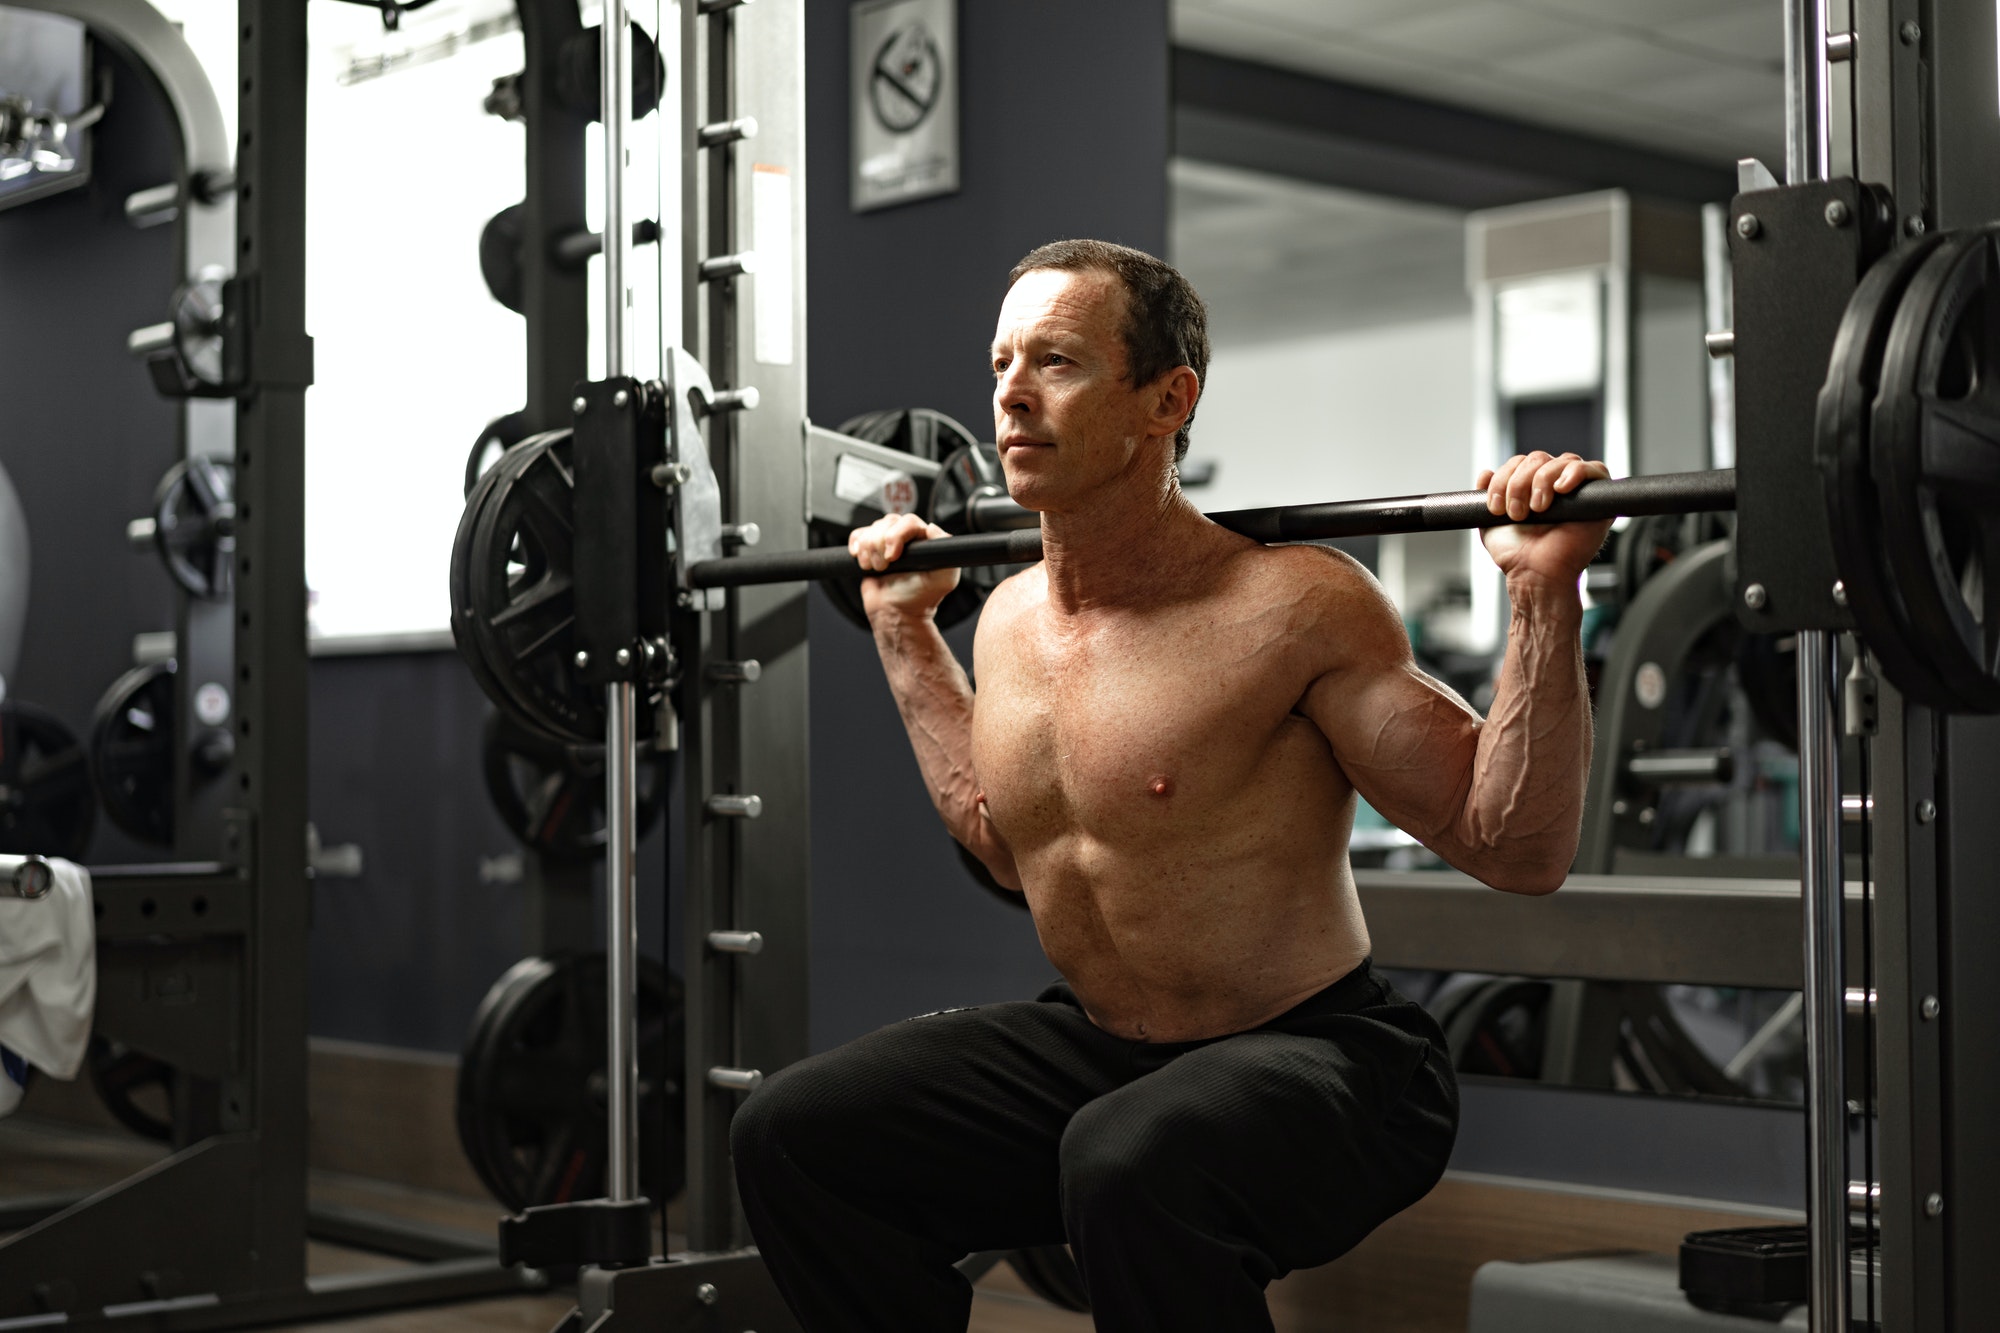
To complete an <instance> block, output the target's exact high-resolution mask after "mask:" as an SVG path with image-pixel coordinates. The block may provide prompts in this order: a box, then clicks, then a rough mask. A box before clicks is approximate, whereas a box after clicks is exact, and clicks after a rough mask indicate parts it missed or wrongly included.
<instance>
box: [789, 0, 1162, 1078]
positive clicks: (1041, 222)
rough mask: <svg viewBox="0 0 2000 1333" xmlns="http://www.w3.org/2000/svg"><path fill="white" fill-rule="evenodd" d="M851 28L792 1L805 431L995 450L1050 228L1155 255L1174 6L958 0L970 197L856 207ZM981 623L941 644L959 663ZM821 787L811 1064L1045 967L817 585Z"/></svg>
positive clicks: (1030, 978) (1003, 988) (815, 797)
mask: <svg viewBox="0 0 2000 1333" xmlns="http://www.w3.org/2000/svg"><path fill="white" fill-rule="evenodd" d="M847 23H848V16H847V6H845V5H841V4H832V3H815V4H811V5H808V6H807V7H806V46H807V84H806V99H807V103H806V105H807V117H808V119H807V125H808V132H809V134H810V135H811V143H812V152H811V158H810V162H809V165H808V168H807V171H808V176H807V186H808V188H807V198H808V199H809V200H810V201H811V204H810V210H809V213H808V217H809V223H808V233H807V234H808V249H807V270H808V274H809V278H810V284H811V287H810V291H811V295H810V299H809V300H808V302H807V311H808V319H809V327H810V335H811V342H810V345H809V348H808V352H809V355H808V360H807V370H808V373H809V383H810V385H811V409H810V410H811V414H812V417H813V419H814V420H815V421H819V422H823V423H825V424H828V425H838V424H839V423H840V422H841V421H843V420H845V419H846V418H847V417H849V416H852V415H854V414H856V413H858V412H863V411H867V410H869V409H871V408H878V407H898V406H906V405H922V406H928V407H935V408H937V409H939V410H940V411H943V412H946V413H949V414H950V415H952V416H954V417H957V418H958V419H959V420H961V421H963V422H964V423H965V424H966V425H967V426H969V427H971V428H972V430H973V432H974V433H975V434H976V435H979V436H980V437H982V438H989V437H990V436H991V434H992V409H991V406H990V398H991V383H992V378H991V375H990V374H989V372H988V371H987V368H986V355H985V353H986V345H987V342H988V340H989V339H990V338H991V337H992V333H993V321H994V317H995V315H996V314H997V313H998V310H999V306H1000V298H1001V296H1002V295H1003V294H1004V292H1005V290H1006V284H1007V270H1008V269H1009V268H1011V267H1012V266H1013V264H1014V261H1015V260H1017V259H1019V258H1020V257H1021V256H1022V255H1024V254H1026V253H1027V252H1028V251H1029V250H1031V249H1033V248H1034V247H1035V246H1037V245H1040V244H1041V243H1042V242H1044V241H1049V240H1054V239H1057V238H1059V237H1064V236H1097V237H1102V238H1104V239H1106V240H1113V241H1119V242H1122V243H1124V244H1127V245H1134V246H1138V247H1139V248H1141V249H1144V250H1149V251H1151V252H1153V253H1155V254H1163V253H1164V252H1165V247H1166V233H1167V176H1166V165H1167V103H1168V87H1167V13H1166V5H1165V3H1164V0H1144V2H1143V3H1139V2H1137V0H1131V2H1128V3H1121V4H1117V5H1078V4H1073V3H1065V2H1064V0H1013V2H1012V3H1008V4H1004V5H998V4H985V3H972V4H962V5H960V7H959V23H960V29H959V56H960V60H961V61H962V68H963V77H962V80H961V85H960V88H959V115H960V122H961V126H962V128H961V131H960V133H961V141H960V142H961V149H962V164H961V180H962V186H961V188H960V190H959V192H958V193H957V194H954V195H948V196H945V197H943V198H938V199H930V200H924V201H921V202H918V203H913V204H906V205H903V206H901V207H897V208H890V209H884V210H881V211H879V212H874V213H862V214H857V213H854V212H852V211H851V210H850V209H849V207H848V124H849V122H848V114H849V113H848V104H847V86H848V76H847V59H848V53H847V46H848V43H847ZM971 631H972V626H971V625H970V624H968V625H966V626H963V627H962V628H961V629H960V630H958V631H957V632H955V633H954V634H953V635H952V636H951V638H952V642H953V646H954V648H955V649H956V650H957V651H958V653H959V655H960V657H961V658H962V659H964V660H966V661H968V662H969V661H970V659H971ZM812 776H813V782H812V802H813V979H812V993H813V1034H812V1038H813V1045H814V1047H815V1048H816V1049H825V1048H826V1047H828V1046H833V1045H837V1044H838V1043H840V1042H842V1041H845V1040H847V1039H848V1038H850V1037H854V1036H857V1035H859V1034H861V1033H863V1032H866V1031H869V1030H871V1029H873V1028H875V1027H879V1026H880V1025H882V1024H884V1023H888V1022H891V1021H894V1020H895V1019H899V1018H905V1017H908V1016H909V1015H911V1014H915V1013H921V1012H924V1011H926V1010H930V1009H939V1008H944V1007H947V1006H951V1005H961V1004H976V1003H981V1002H984V1001H990V1000H997V999H1008V998H1017V997H1024V996H1028V995H1032V994H1033V993H1034V992H1035V991H1036V990H1038V989H1040V987H1041V986H1042V985H1043V984H1044V983H1045V982H1046V981H1047V980H1048V979H1049V978H1050V977H1051V976H1052V975H1053V970H1052V969H1051V968H1050V967H1049V964H1048V961H1047V960H1046V959H1045V958H1044V957H1043V956H1042V952H1041V947H1040V945H1038V944H1037V943H1036V941H1035V935H1034V928H1033V925H1032V924H1031V923H1030V921H1029V920H1028V915H1027V913H1026V912H1024V911H1021V910H1020V909H1019V908H1017V907H1013V906H1009V905H1007V904H1005V903H1002V902H1000V901H997V900H996V899H994V898H993V897H992V895H991V894H989V893H988V892H987V891H986V890H984V889H981V888H979V887H978V886H976V885H975V884H974V883H973V881H972V880H971V879H970V878H969V877H968V876H967V875H966V874H965V872H964V871H963V869H961V868H960V866H959V863H958V858H957V856H956V855H955V854H954V853H953V851H952V847H951V842H950V839H949V837H948V835H946V833H945V832H944V830H943V827H942V826H941V825H940V824H939V823H938V821H937V816H936V814H935V813H934V812H933V811H932V809H931V806H930V802H929V799H928V798H927V797H926V796H925V794H924V790H923V785H922V783H921V781H920V780H919V779H918V776H917V770H916V763H915V761H914V760H913V759H912V758H911V755H910V749H909V745H908V742H907V741H906V740H905V738H904V735H903V728H902V723H901V721H900V720H899V719H898V717H897V716H896V709H895V704H894V703H893V702H892V701H891V699H890V697H889V691H888V688H887V686H886V685H884V683H883V680H882V670H881V666H880V664H879V663H878V662H877V660H876V657H875V649H874V645H873V643H872V642H871V641H870V640H869V638H868V636H867V635H866V634H864V633H862V632H860V631H859V630H856V629H855V628H854V627H853V626H851V625H849V624H848V623H847V622H846V621H845V620H843V619H841V617H840V616H839V615H838V614H837V613H836V612H835V611H834V610H833V609H832V607H831V606H830V605H829V604H828V603H827V601H826V599H825V598H823V597H820V596H818V595H817V594H815V595H814V597H813V598H812Z"/></svg>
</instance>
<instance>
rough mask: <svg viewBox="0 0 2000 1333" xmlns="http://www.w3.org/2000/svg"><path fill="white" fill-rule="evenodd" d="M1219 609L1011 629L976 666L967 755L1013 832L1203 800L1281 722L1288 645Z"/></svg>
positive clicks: (1269, 739) (1299, 682) (1249, 762)
mask: <svg viewBox="0 0 2000 1333" xmlns="http://www.w3.org/2000/svg"><path fill="white" fill-rule="evenodd" d="M1259 628H1260V627H1259V626H1256V625H1245V624H1243V623H1241V622H1240V621H1231V620H1228V619H1225V618H1221V617H1212V616H1211V617H1201V616H1188V617H1184V618H1178V619H1172V620H1168V619H1163V620H1162V621H1161V622H1159V623H1156V624H1153V625H1147V626H1141V627H1124V626H1121V627H1117V628H1115V629H1112V630H1107V631H1100V632H1097V633H1092V634H1087V635H1073V636H1066V637H1060V638H1058V637H1056V636H1043V637H1033V636H1023V638H1022V639H1021V640H1020V641H1018V642H1015V643H1013V644H1010V645H1008V646H1007V648H1006V649H1005V650H1004V651H1001V652H998V653H996V654H994V655H993V657H994V660H992V661H990V662H984V663H982V664H981V669H980V679H979V689H978V693H977V696H976V702H975V706H974V714H973V762H974V765H975V767H976V769H977V771H978V773H979V777H980V782H981V785H982V787H983V788H984V790H985V792H986V796H987V802H988V808H989V809H990V810H991V811H992V813H993V816H994V818H995V819H996V820H997V821H999V822H1000V823H1001V826H1002V829H1003V831H1005V830H1006V828H1007V826H1008V825H1009V824H1013V825H1014V826H1016V827H1021V826H1023V825H1024V824H1026V825H1044V824H1046V823H1049V822H1051V821H1052V822H1054V823H1056V824H1073V823H1082V824H1084V825H1086V826H1090V827H1097V828H1103V829H1105V830H1106V831H1109V827H1110V826H1111V825H1123V824H1129V823H1131V822H1133V821H1138V822H1139V823H1144V822H1145V821H1147V820H1149V819H1153V818H1161V817H1165V816H1167V815H1169V814H1170V813H1182V814H1184V813H1185V812H1186V811H1187V810H1188V808H1189V806H1190V805H1194V806H1196V807H1202V806H1209V805H1212V804H1213V802H1214V801H1215V799H1216V798H1217V796H1218V794H1219V793H1221V792H1223V791H1225V790H1227V789H1229V788H1230V787H1231V786H1232V785H1240V784H1241V782H1242V781H1243V779H1244V775H1245V771H1246V770H1248V769H1253V768H1255V767H1256V766H1257V765H1258V764H1259V763H1260V762H1262V760H1263V759H1264V758H1265V757H1266V756H1267V755H1268V752H1269V750H1270V748H1271V746H1272V745H1273V744H1276V743H1280V742H1281V740H1282V739H1283V737H1284V736H1285V735H1286V734H1287V733H1288V731H1289V730H1290V729H1291V728H1292V727H1293V726H1294V725H1297V726H1305V727H1307V728H1308V729H1310V724H1308V723H1304V722H1303V720H1302V719H1300V718H1298V717H1297V716H1296V715H1295V714H1293V713H1292V711H1291V709H1292V706H1293V704H1294V703H1296V701H1297V700H1298V698H1299V696H1300V695H1301V694H1303V692H1304V690H1305V687H1306V685H1307V684H1309V683H1310V678H1311V677H1310V673H1309V671H1308V669H1307V666H1306V657H1305V655H1304V654H1303V653H1302V652H1301V651H1299V650H1300V647H1301V646H1300V645H1298V644H1293V643H1287V642H1285V641H1284V640H1283V638H1282V637H1281V636H1272V635H1269V634H1260V633H1258V632H1257V630H1258V629H1259Z"/></svg>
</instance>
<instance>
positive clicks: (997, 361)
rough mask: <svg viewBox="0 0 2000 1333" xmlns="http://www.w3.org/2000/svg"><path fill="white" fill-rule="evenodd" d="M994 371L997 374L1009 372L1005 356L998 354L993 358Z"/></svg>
mask: <svg viewBox="0 0 2000 1333" xmlns="http://www.w3.org/2000/svg"><path fill="white" fill-rule="evenodd" d="M993 373H994V374H995V375H1004V374H1006V373H1007V361H1006V359H1005V358H1004V357H997V356H996V357H994V358H993Z"/></svg>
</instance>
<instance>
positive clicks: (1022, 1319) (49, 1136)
mask: <svg viewBox="0 0 2000 1333" xmlns="http://www.w3.org/2000/svg"><path fill="white" fill-rule="evenodd" d="M163 1156H165V1151H164V1149H162V1148H160V1147H158V1146H156V1145H153V1144H149V1143H144V1142H141V1141H139V1140H137V1139H134V1138H133V1137H132V1136H130V1135H129V1134H113V1133H107V1132H104V1131H100V1130H96V1129H89V1128H84V1127H79V1126H69V1125H60V1124H54V1123H51V1122H48V1121H39V1120H31V1119H15V1120H7V1121H0V1163H4V1164H5V1175H6V1178H7V1182H8V1193H9V1194H12V1195H23V1196H26V1195H41V1194H62V1193H73V1192H75V1191H78V1190H88V1189H96V1188H101V1187H103V1186H106V1185H110V1184H112V1183H114V1182H116V1181H118V1180H121V1179H123V1178H124V1177H125V1176H128V1175H130V1174H131V1173H132V1172H133V1171H135V1170H138V1169H139V1168H140V1167H143V1166H145V1165H147V1164H148V1163H150V1162H153V1161H157V1160H158V1159H159V1158H161V1157H163ZM308 1189H309V1190H310V1191H311V1197H312V1198H313V1199H314V1201H316V1202H323V1203H331V1204H339V1205H342V1206H344V1207H349V1208H363V1209H367V1210H369V1211H371V1212H377V1213H384V1214H387V1215H389V1216H391V1217H398V1218H407V1219H410V1220H412V1221H419V1222H426V1223H430V1224H433V1225H437V1226H445V1227H452V1228H456V1229H458V1230H462V1231H466V1232H469V1233H472V1234H488V1233H490V1232H491V1230H492V1227H493V1222H494V1216H495V1213H494V1205H493V1204H492V1202H491V1201H490V1200H485V1199H475V1198H469V1197H467V1196H465V1195H462V1194H447V1193H444V1192H441V1191H434V1190H420V1189H411V1188H409V1187H407V1186H400V1185H391V1184H386V1183H384V1182H382V1181H377V1180H370V1179H368V1178H366V1177H363V1176H352V1175H343V1174H339V1173H336V1172H331V1171H314V1172H312V1173H311V1176H310V1179H309V1183H308ZM670 1248H678V1245H677V1244H676V1245H674V1246H671V1247H670ZM398 1262H399V1261H398V1260H395V1259H389V1258H384V1257H383V1256H381V1255H374V1254H365V1253H362V1252H360V1251H357V1250H348V1249H342V1248H340V1247H338V1246H333V1245H322V1244H319V1243H317V1242H315V1243H313V1244H311V1245H310V1246H308V1248H307V1251H306V1265H307V1268H308V1270H309V1271H310V1272H311V1273H313V1274H314V1275H315V1276H317V1275H320V1274H326V1273H352V1272H361V1271H365V1270H368V1269H376V1268H392V1267H395V1266H396V1265H397V1263H398ZM571 1303H572V1302H571V1299H570V1295H569V1294H568V1293H567V1292H563V1291H555V1292H550V1293H547V1294H545V1295H532V1296H506V1297H501V1298H498V1299H495V1300H485V1301H466V1302H461V1303H458V1304H454V1305H436V1306H428V1307H421V1308H417V1309H408V1310H389V1311H385V1312H383V1313H381V1314H375V1315H367V1316H363V1317H360V1318H356V1319H342V1320H333V1321H329V1322H326V1323H317V1324H310V1325H299V1327H302V1328H312V1329H318V1330H334V1329H350V1330H357V1333H361V1331H365V1333H388V1331H389V1330H395V1333H471V1330H482V1331H486V1333H490V1331H492V1330H501V1331H502V1333H508V1331H511V1330H519V1333H547V1330H549V1329H552V1328H554V1327H555V1326H556V1324H557V1323H558V1322H559V1321H560V1320H561V1319H562V1317H563V1315H564V1314H566V1313H567V1312H568V1311H569V1309H570V1306H571ZM1090 1327H1091V1323H1090V1318H1089V1316H1087V1315H1079V1314H1071V1313H1069V1312H1068V1311H1064V1310H1057V1309H1054V1308H1053V1307H1051V1306H1049V1305H1048V1304H1047V1303H1045V1302H1044V1301H1042V1300H1041V1299H1039V1298H1038V1297H1036V1296H1034V1295H1032V1294H1030V1293H1029V1292H1028V1291H1027V1289H1026V1288H1024V1287H1023V1286H1022V1285H1021V1283H1020V1281H1019V1279H1017V1278H1016V1277H1015V1276H1014V1272H1013V1270H1012V1269H1010V1268H1008V1267H1007V1266H1006V1265H1004V1264H1003V1265H1000V1266H999V1267H997V1268H995V1269H994V1270H993V1271H992V1272H990V1273H988V1274H987V1275H986V1276H985V1277H984V1278H982V1279H980V1282H979V1285H978V1288H977V1290H976V1296H975V1300H974V1302H973V1307H972V1323H971V1325H970V1330H971V1333H1075V1331H1077V1330H1088V1329H1089V1328H1090Z"/></svg>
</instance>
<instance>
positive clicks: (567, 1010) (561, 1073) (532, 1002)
mask: <svg viewBox="0 0 2000 1333" xmlns="http://www.w3.org/2000/svg"><path fill="white" fill-rule="evenodd" d="M605 972H606V965H605V959H604V956H603V955H602V954H577V955H563V956H558V957H554V958H525V959H523V960H521V961H520V962H519V963H516V964H515V965H514V966H513V967H512V968H510V969H509V970H508V971H507V973H506V974H505V975H504V976H502V977H501V978H500V980H499V981H497V982H496V983H494V985H493V988H492V989H491V990H490V991H488V992H487V995H486V998H485V1000H484V1001H482V1002H481V1003H480V1006H479V1012H478V1013H477V1014H476V1015H475V1016H474V1018H473V1022H472V1032H471V1035H470V1036H469V1037H468V1039H467V1042H466V1048H465V1054H464V1057H463V1059H462V1060H461V1063H460V1066H459V1078H458V1107H457V1120H458V1133H459V1141H460V1143H461V1144H462V1145H463V1146H464V1148H465V1153H466V1158H467V1160H468V1161H469V1162H470V1163H471V1164H472V1168H473V1170H474V1171H475V1172H476V1173H477V1174H478V1176H479V1178H480V1180H481V1181H482V1182H484V1183H485V1185H486V1187H487V1188H488V1189H490V1190H492V1192H493V1196H494V1197H495V1198H496V1199H498V1200H499V1201H500V1202H501V1203H503V1204H505V1205H506V1206H507V1207H509V1208H511V1209H515V1210H519V1209H522V1208H530V1207H535V1206H539V1205H541V1204H548V1203H561V1202H565V1201H568V1200H572V1199H591V1198H599V1197H602V1195H603V1193H604V1186H605V1162H606V1158H607V1150H606V1145H607V1141H608V1140H607V1130H606V1106H605V1098H606V1087H607V1084H606V1076H605V1046H606V1041H605V1030H604V1029H605ZM682 1005H683V996H682V989H681V981H680V978H679V977H677V976H675V975H673V974H672V973H670V972H667V971H665V970H664V969H662V968H661V967H659V965H658V964H656V963H653V962H652V961H651V960H648V959H641V960H640V966H639V1003H638V1009H639V1125H640V1134H639V1161H640V1183H641V1186H642V1188H644V1189H645V1191H646V1194H647V1197H648V1198H650V1199H651V1200H652V1201H653V1202H654V1203H655V1204H656V1205H659V1204H664V1203H665V1202H666V1201H667V1200H669V1199H671V1198H673V1197H674V1196H675V1195H676V1194H678V1193H680V1190H681V1186H682V1184H683V1182H684V1179H685V1175H686V1151H685V1137H684V1123H685V1121H684V1115H685V1102H686V1098H685V1095H684V1092H683V1089H682V1086H681V1078H682V1065H683V1063H684V1054H683V1053H684V1049H685V1048H684V1044H683V1033H682V1021H683V1020H682Z"/></svg>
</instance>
